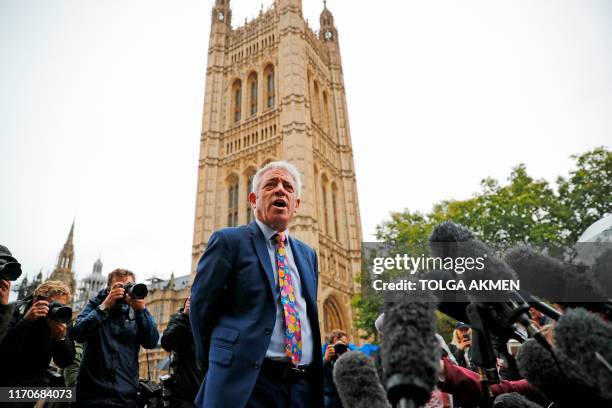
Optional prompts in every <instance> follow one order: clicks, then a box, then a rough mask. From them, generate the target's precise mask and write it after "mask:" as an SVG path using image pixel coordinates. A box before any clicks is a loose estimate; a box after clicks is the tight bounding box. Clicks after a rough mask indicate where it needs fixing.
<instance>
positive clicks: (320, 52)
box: [192, 0, 362, 340]
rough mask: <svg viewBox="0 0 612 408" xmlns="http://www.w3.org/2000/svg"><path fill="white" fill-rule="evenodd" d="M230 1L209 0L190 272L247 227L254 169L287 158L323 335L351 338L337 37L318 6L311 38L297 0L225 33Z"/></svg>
mask: <svg viewBox="0 0 612 408" xmlns="http://www.w3.org/2000/svg"><path fill="white" fill-rule="evenodd" d="M231 17H232V12H231V8H230V0H215V5H214V7H213V10H212V23H211V32H210V40H209V48H208V65H207V71H206V91H205V100H204V113H203V121H202V133H201V144H200V159H199V166H198V185H197V198H196V212H195V225H194V239H193V250H192V274H194V273H195V268H196V265H197V262H198V260H199V258H200V257H201V255H202V253H203V251H204V249H205V248H206V244H207V241H208V238H209V237H210V235H211V233H212V232H213V231H215V230H216V229H219V228H222V227H226V226H228V225H230V226H233V225H240V224H245V223H248V222H250V221H252V217H253V214H252V211H251V209H250V206H249V204H248V200H247V195H248V192H249V191H250V188H251V180H252V177H253V174H254V173H255V171H256V170H257V169H258V168H260V167H261V166H262V165H264V164H266V163H267V162H269V161H273V160H288V161H290V162H292V163H293V164H295V165H296V166H297V167H298V169H299V170H300V171H301V173H302V178H303V188H302V207H301V209H300V211H299V212H298V215H297V216H296V217H295V219H294V222H293V224H292V226H291V233H292V234H295V235H296V236H297V237H298V238H300V239H301V240H303V241H304V242H306V243H307V244H308V245H310V246H312V247H313V248H315V250H316V251H317V253H318V255H319V273H320V275H319V282H320V284H319V293H318V299H319V316H320V319H321V321H320V324H321V330H322V331H323V332H324V333H328V332H329V331H331V330H332V329H334V328H341V329H345V330H347V331H349V332H351V333H352V334H353V339H354V340H357V336H356V333H355V331H354V330H353V325H352V320H353V312H352V310H351V306H350V302H351V298H352V297H353V295H354V294H355V292H356V291H357V290H358V287H357V284H356V282H355V274H357V273H358V272H359V271H360V269H361V239H362V235H361V222H360V215H359V203H358V199H357V188H356V181H355V170H354V164H353V152H352V147H351V135H350V129H349V122H348V112H347V105H346V96H345V89H344V79H343V73H342V60H341V58H340V47H339V42H338V31H337V29H336V27H335V25H334V18H333V15H332V14H331V12H330V11H329V10H328V9H327V6H326V5H325V6H324V9H323V12H322V13H321V16H320V27H319V30H318V32H315V31H313V30H312V29H311V28H310V27H309V26H308V24H307V22H306V21H305V20H304V18H303V15H302V2H301V0H277V1H276V2H275V3H274V5H273V6H272V7H271V8H270V9H268V10H267V11H263V10H262V11H260V13H259V16H258V17H257V18H255V19H254V20H252V21H250V22H245V24H244V25H243V26H240V27H238V28H235V29H234V28H232V25H231Z"/></svg>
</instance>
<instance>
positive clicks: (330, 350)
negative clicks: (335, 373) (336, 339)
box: [325, 344, 336, 363]
mask: <svg viewBox="0 0 612 408" xmlns="http://www.w3.org/2000/svg"><path fill="white" fill-rule="evenodd" d="M335 355H336V350H334V345H333V344H328V345H327V348H326V349H325V362H326V363H329V362H330V361H331V360H333V358H334V357H335Z"/></svg>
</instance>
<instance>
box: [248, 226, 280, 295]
mask: <svg viewBox="0 0 612 408" xmlns="http://www.w3.org/2000/svg"><path fill="white" fill-rule="evenodd" d="M249 229H250V236H251V241H253V245H254V246H255V252H257V257H258V258H259V263H260V264H261V266H262V267H263V268H264V270H265V271H266V276H267V277H268V284H269V285H270V290H271V291H272V296H273V298H274V299H276V295H277V292H278V291H277V289H276V281H275V280H274V271H272V265H271V264H270V256H269V255H268V247H267V246H266V238H265V237H264V235H263V232H261V230H260V229H259V226H257V223H256V222H255V221H253V222H252V223H251V224H249Z"/></svg>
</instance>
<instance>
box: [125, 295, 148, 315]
mask: <svg viewBox="0 0 612 408" xmlns="http://www.w3.org/2000/svg"><path fill="white" fill-rule="evenodd" d="M125 302H126V303H127V304H128V305H130V306H131V307H132V309H134V311H136V312H142V311H143V310H144V308H145V301H144V299H132V298H131V297H130V295H126V296H125Z"/></svg>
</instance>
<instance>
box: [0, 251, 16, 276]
mask: <svg viewBox="0 0 612 408" xmlns="http://www.w3.org/2000/svg"><path fill="white" fill-rule="evenodd" d="M20 276H21V264H20V263H19V262H17V259H15V258H13V255H12V254H11V251H9V250H8V248H7V247H5V246H4V245H0V279H3V280H7V281H16V280H17V279H18V278H19V277H20Z"/></svg>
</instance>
